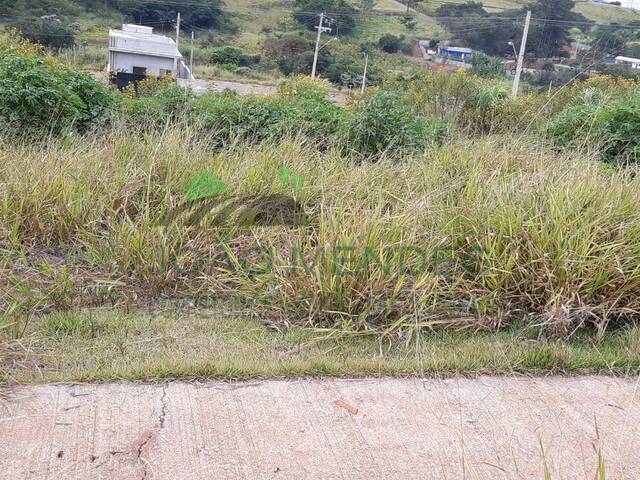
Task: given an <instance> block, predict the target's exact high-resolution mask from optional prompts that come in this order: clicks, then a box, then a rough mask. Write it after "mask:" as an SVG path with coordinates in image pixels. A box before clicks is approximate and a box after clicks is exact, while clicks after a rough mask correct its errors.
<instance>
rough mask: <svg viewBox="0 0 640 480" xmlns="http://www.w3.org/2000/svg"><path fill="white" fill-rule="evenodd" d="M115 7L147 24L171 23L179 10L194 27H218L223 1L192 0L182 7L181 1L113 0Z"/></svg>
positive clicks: (133, 18) (135, 19)
mask: <svg viewBox="0 0 640 480" xmlns="http://www.w3.org/2000/svg"><path fill="white" fill-rule="evenodd" d="M113 3H114V7H115V8H117V9H118V10H119V11H120V12H122V13H124V14H125V15H127V16H128V17H130V18H131V19H132V20H134V21H136V22H139V23H142V24H145V23H151V22H153V23H155V24H161V23H162V22H167V24H169V25H171V24H172V22H174V21H175V19H176V17H177V15H178V12H180V13H181V15H182V18H183V19H184V21H185V22H186V23H188V24H190V25H192V26H194V27H199V28H216V27H219V26H220V25H221V22H222V16H223V13H222V2H221V1H220V0H191V1H190V3H189V5H188V6H184V7H181V6H180V4H179V2H166V1H163V0H157V1H154V0H148V1H146V0H145V1H144V2H141V1H140V0H113Z"/></svg>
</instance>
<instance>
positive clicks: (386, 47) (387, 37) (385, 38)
mask: <svg viewBox="0 0 640 480" xmlns="http://www.w3.org/2000/svg"><path fill="white" fill-rule="evenodd" d="M404 42H405V41H404V37H401V36H400V37H399V36H396V35H392V34H391V33H386V34H384V35H382V36H381V37H380V39H379V40H378V48H379V49H380V50H382V51H383V52H386V53H398V52H399V51H400V50H402V48H403V47H404Z"/></svg>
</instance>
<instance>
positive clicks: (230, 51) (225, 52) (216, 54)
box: [209, 46, 242, 66]
mask: <svg viewBox="0 0 640 480" xmlns="http://www.w3.org/2000/svg"><path fill="white" fill-rule="evenodd" d="M241 57H242V50H240V49H239V48H238V47H230V46H225V47H216V48H213V49H212V50H211V54H210V55H209V62H211V63H212V64H214V65H219V64H233V65H236V66H237V65H239V64H240V58H241Z"/></svg>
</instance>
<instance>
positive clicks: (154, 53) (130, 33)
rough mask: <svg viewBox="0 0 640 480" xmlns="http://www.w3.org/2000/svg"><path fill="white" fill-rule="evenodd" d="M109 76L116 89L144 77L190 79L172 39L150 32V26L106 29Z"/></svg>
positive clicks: (187, 69)
mask: <svg viewBox="0 0 640 480" xmlns="http://www.w3.org/2000/svg"><path fill="white" fill-rule="evenodd" d="M107 68H108V71H109V73H112V74H114V76H115V77H116V79H117V83H118V86H121V85H126V84H127V83H130V82H132V81H135V80H140V79H142V78H145V77H147V76H156V77H163V76H165V75H168V74H171V75H173V76H174V77H175V78H186V79H191V78H192V75H191V72H190V71H189V67H187V66H186V65H185V63H184V60H183V57H182V54H181V53H180V51H179V50H178V48H177V47H176V42H174V41H173V39H172V38H169V37H166V36H164V35H157V34H155V33H153V28H152V27H144V26H142V25H127V24H125V25H122V30H112V29H111V30H109V64H108V67H107Z"/></svg>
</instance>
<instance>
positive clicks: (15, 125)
mask: <svg viewBox="0 0 640 480" xmlns="http://www.w3.org/2000/svg"><path fill="white" fill-rule="evenodd" d="M0 91H2V96H0V122H2V123H3V124H4V125H5V126H7V127H9V128H11V129H15V130H20V131H22V132H25V131H26V132H33V131H53V132H60V131H63V130H68V129H70V128H75V129H78V130H85V129H87V128H90V127H91V126H93V125H95V124H96V123H97V122H99V121H100V120H101V119H103V118H104V117H105V116H106V114H107V113H108V112H109V111H110V110H111V108H112V106H113V104H114V99H115V97H114V94H113V93H112V92H111V91H110V90H109V89H108V88H107V87H106V86H104V85H102V84H101V83H99V82H97V81H96V80H94V79H93V77H91V76H90V75H89V74H87V73H82V72H77V71H74V70H71V69H68V68H66V67H63V66H62V65H61V64H59V63H58V62H56V61H55V60H54V59H52V58H51V57H49V56H47V55H46V54H45V53H43V52H42V51H40V50H38V49H37V48H36V47H33V46H30V45H28V44H26V43H20V42H14V43H11V44H9V43H3V44H0Z"/></svg>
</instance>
